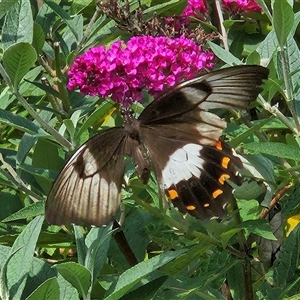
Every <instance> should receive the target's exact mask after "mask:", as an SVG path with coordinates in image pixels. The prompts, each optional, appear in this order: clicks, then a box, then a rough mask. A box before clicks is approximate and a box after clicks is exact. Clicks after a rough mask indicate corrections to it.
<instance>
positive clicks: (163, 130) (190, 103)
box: [139, 66, 268, 218]
mask: <svg viewBox="0 0 300 300" xmlns="http://www.w3.org/2000/svg"><path fill="white" fill-rule="evenodd" d="M267 75H268V70H267V69H265V68H263V67H260V66H239V67H232V68H228V69H224V70H220V71H216V72H212V73H208V74H206V75H203V76H201V77H199V78H196V79H192V80H189V81H187V82H184V83H182V84H180V85H178V86H177V88H175V89H172V91H171V93H168V94H166V95H163V96H162V98H159V99H157V100H155V101H154V102H152V103H151V104H150V105H149V106H148V107H146V108H145V110H144V111H143V113H142V114H141V116H140V118H139V119H140V122H141V129H140V131H141V138H142V141H143V143H144V144H145V147H146V148H147V149H148V152H149V155H150V158H151V161H152V164H153V167H154V170H155V174H156V176H157V179H158V181H159V184H160V187H161V189H163V190H165V191H166V193H167V195H169V196H170V198H171V199H173V200H174V204H175V205H176V206H177V207H179V209H180V210H181V211H185V212H189V213H191V214H192V215H194V216H196V217H199V218H208V217H211V216H213V215H216V216H221V215H223V214H224V209H223V208H224V204H225V203H226V202H227V201H228V200H229V198H230V197H231V195H230V194H231V192H232V188H231V187H230V185H229V184H228V183H227V182H226V181H224V183H222V184H220V181H222V178H225V179H229V180H231V181H232V182H237V181H238V178H237V176H236V171H235V167H234V166H235V165H237V166H238V167H239V166H240V165H241V163H240V161H239V159H238V158H236V157H235V156H234V155H233V153H232V150H231V149H230V147H229V146H227V145H226V144H225V143H221V142H220V141H219V139H220V136H221V135H222V132H223V129H224V128H225V127H226V122H224V121H223V120H221V119H220V118H219V117H218V116H217V115H215V114H213V113H211V112H208V111H207V109H215V108H227V109H229V108H245V107H247V105H248V104H249V102H250V101H253V100H255V99H256V97H257V96H258V94H259V92H260V91H261V88H260V87H259V85H261V84H262V80H263V79H265V78H267ZM199 87H201V88H203V87H205V88H203V90H201V92H200V94H199V90H198V89H199ZM201 95H202V96H201ZM173 98H174V99H176V101H175V102H176V103H182V104H181V106H180V108H181V110H180V109H179V110H178V113H177V114H176V113H174V108H173ZM208 103H209V104H208ZM162 104H163V107H165V108H167V107H170V110H168V109H166V110H165V111H163V110H161V109H160V106H162ZM148 108H149V111H148ZM153 111H154V112H156V113H155V115H153ZM153 137H155V138H153ZM226 161H227V163H226V164H225V163H224V164H223V165H226V168H224V166H223V165H222V162H226ZM220 178H221V180H219V179H220ZM170 191H171V194H170Z"/></svg>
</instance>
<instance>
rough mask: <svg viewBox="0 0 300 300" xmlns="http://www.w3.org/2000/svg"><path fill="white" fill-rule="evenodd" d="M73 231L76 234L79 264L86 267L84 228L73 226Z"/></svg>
mask: <svg viewBox="0 0 300 300" xmlns="http://www.w3.org/2000/svg"><path fill="white" fill-rule="evenodd" d="M73 229H74V234H75V241H76V249H77V256H78V263H79V264H80V265H81V266H84V261H85V257H86V252H87V248H86V245H85V243H84V235H83V231H82V227H81V226H78V225H73Z"/></svg>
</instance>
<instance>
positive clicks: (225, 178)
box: [219, 174, 230, 185]
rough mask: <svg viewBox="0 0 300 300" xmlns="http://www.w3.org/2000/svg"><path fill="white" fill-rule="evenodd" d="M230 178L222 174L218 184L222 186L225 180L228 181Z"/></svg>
mask: <svg viewBox="0 0 300 300" xmlns="http://www.w3.org/2000/svg"><path fill="white" fill-rule="evenodd" d="M229 178H230V176H229V175H228V174H222V175H221V176H220V177H219V182H220V183H221V184H222V185H223V184H224V183H225V180H227V179H229Z"/></svg>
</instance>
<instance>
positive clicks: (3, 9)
mask: <svg viewBox="0 0 300 300" xmlns="http://www.w3.org/2000/svg"><path fill="white" fill-rule="evenodd" d="M17 1H18V0H2V1H1V5H0V19H2V17H3V16H4V15H5V14H6V13H7V12H8V11H9V10H10V9H11V7H12V6H14V5H15V4H16V3H17Z"/></svg>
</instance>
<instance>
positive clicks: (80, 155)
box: [46, 128, 127, 226]
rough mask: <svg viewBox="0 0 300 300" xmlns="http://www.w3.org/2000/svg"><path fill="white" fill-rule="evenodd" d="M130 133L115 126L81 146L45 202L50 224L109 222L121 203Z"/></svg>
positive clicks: (59, 176)
mask: <svg viewBox="0 0 300 300" xmlns="http://www.w3.org/2000/svg"><path fill="white" fill-rule="evenodd" d="M126 142H127V135H126V133H125V131H124V128H112V129H109V130H107V131H105V132H103V133H100V134H98V135H96V136H94V137H93V138H91V139H90V140H88V141H87V142H86V143H85V144H84V145H82V146H81V147H80V148H79V149H78V150H77V151H76V152H75V153H74V154H73V156H72V157H71V158H70V159H69V161H68V162H67V163H66V165H65V166H64V168H63V169H62V171H61V172H60V174H59V175H58V177H57V179H56V180H55V182H54V184H53V186H52V189H51V191H50V194H49V196H48V200H47V202H46V220H47V221H48V222H49V223H51V224H57V225H62V224H70V223H74V224H81V225H84V224H90V225H95V226H101V225H104V224H108V223H110V222H111V221H112V220H113V219H114V217H115V215H116V213H117V211H118V209H119V205H120V200H121V194H120V192H121V185H122V182H123V175H124V154H125V148H126Z"/></svg>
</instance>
